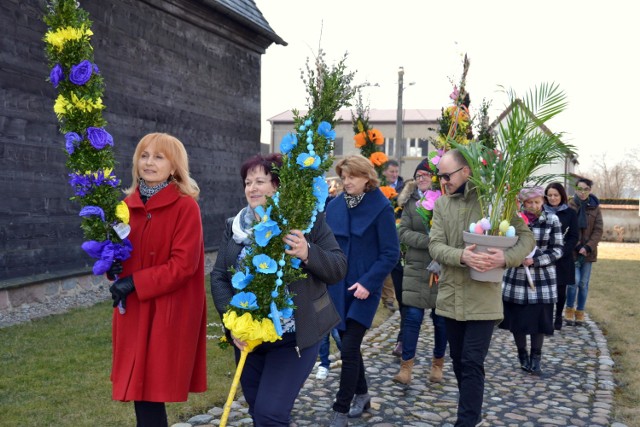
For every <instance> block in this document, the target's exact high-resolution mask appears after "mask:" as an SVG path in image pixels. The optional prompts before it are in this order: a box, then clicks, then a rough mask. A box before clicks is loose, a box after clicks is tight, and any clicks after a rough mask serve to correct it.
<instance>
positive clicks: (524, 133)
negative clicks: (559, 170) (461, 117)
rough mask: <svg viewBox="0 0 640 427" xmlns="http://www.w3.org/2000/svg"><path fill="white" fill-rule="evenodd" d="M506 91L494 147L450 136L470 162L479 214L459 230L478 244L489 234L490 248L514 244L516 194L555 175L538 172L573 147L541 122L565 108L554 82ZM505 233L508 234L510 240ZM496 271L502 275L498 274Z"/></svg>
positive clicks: (516, 208) (562, 96)
mask: <svg viewBox="0 0 640 427" xmlns="http://www.w3.org/2000/svg"><path fill="white" fill-rule="evenodd" d="M506 92H507V95H508V96H509V100H510V106H509V108H508V109H507V110H506V115H505V117H504V120H502V121H500V122H499V123H498V126H497V129H496V131H495V135H494V141H493V142H495V148H490V147H489V146H487V145H486V143H485V141H484V140H479V141H474V142H471V143H469V144H459V143H457V142H456V141H455V140H449V143H450V144H451V146H452V147H454V148H456V149H458V150H459V151H460V153H461V154H462V155H463V156H464V158H465V159H466V161H467V163H468V164H469V168H470V169H471V176H470V178H469V182H470V184H471V185H473V186H474V187H475V189H476V193H477V195H478V199H479V202H480V208H481V211H482V216H483V217H482V218H480V219H479V220H478V221H477V222H475V223H472V224H469V226H468V231H465V232H464V233H463V238H464V239H465V242H466V243H467V244H474V243H475V244H478V243H479V241H480V240H484V238H485V237H489V238H491V237H494V239H490V240H493V241H492V242H490V243H489V247H497V246H498V245H500V244H501V243H500V241H505V245H507V246H506V247H509V246H511V245H513V244H515V242H516V241H517V237H515V230H514V229H513V227H511V226H510V225H509V223H510V220H511V219H512V218H513V217H514V216H515V215H517V212H518V200H517V195H518V192H519V191H520V190H521V189H522V188H523V187H525V186H529V185H541V184H543V183H545V182H547V181H549V180H551V179H553V178H556V177H557V175H556V174H541V173H540V169H541V168H542V167H543V166H545V165H549V164H551V163H553V162H555V161H557V160H562V159H564V158H565V157H566V156H567V155H569V154H570V153H571V152H572V149H573V147H572V146H570V145H567V144H565V143H563V142H562V141H561V139H560V138H561V136H562V134H561V133H554V132H551V131H550V130H549V129H548V128H547V127H546V126H544V124H545V123H546V122H548V121H549V120H551V119H552V118H553V117H556V116H557V115H558V114H560V113H561V112H562V111H564V110H565V108H566V106H567V100H566V95H565V94H564V92H563V91H561V90H560V88H559V86H558V85H556V84H553V83H551V84H549V83H543V84H541V85H540V86H539V87H535V88H534V89H532V90H530V91H529V92H528V93H527V94H526V96H525V97H524V98H522V99H520V98H518V97H516V94H515V92H514V91H512V90H509V91H506ZM495 237H499V238H498V239H495ZM505 237H513V239H511V240H512V242H509V241H508V239H506V240H505ZM472 271H473V270H472ZM476 273H479V272H474V274H476ZM497 274H500V277H501V272H498V273H497ZM472 276H473V275H472ZM477 280H486V279H477ZM498 280H500V278H498Z"/></svg>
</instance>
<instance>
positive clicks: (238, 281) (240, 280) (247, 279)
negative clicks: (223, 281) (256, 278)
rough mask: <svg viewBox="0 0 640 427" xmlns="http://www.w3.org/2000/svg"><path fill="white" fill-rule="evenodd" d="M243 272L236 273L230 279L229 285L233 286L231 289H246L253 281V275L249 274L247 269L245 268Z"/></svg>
mask: <svg viewBox="0 0 640 427" xmlns="http://www.w3.org/2000/svg"><path fill="white" fill-rule="evenodd" d="M244 271H245V272H244V273H243V272H241V271H238V272H237V273H236V274H234V275H233V277H232V278H231V284H232V285H233V287H234V288H236V289H238V290H240V291H241V290H243V289H244V288H246V287H247V285H248V284H249V283H251V281H252V280H253V275H252V274H250V273H249V267H245V268H244Z"/></svg>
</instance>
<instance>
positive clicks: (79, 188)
mask: <svg viewBox="0 0 640 427" xmlns="http://www.w3.org/2000/svg"><path fill="white" fill-rule="evenodd" d="M69 178H70V179H69V185H71V186H72V187H73V188H74V189H75V191H76V196H80V197H84V196H86V195H87V194H88V193H89V190H91V178H90V176H89V175H84V174H77V173H70V174H69Z"/></svg>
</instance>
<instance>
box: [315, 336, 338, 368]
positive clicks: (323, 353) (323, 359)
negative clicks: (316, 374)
mask: <svg viewBox="0 0 640 427" xmlns="http://www.w3.org/2000/svg"><path fill="white" fill-rule="evenodd" d="M331 336H332V337H333V340H334V341H335V342H336V346H337V347H338V350H340V351H342V341H341V340H340V333H339V332H338V330H337V329H336V328H333V329H332V330H331ZM330 348H331V346H330V343H329V334H327V335H325V336H324V338H322V341H320V352H319V353H318V356H320V366H323V367H325V368H327V369H329V349H330Z"/></svg>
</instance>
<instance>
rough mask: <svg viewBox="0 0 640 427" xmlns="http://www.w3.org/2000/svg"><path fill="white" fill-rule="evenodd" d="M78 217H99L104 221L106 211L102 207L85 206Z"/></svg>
mask: <svg viewBox="0 0 640 427" xmlns="http://www.w3.org/2000/svg"><path fill="white" fill-rule="evenodd" d="M78 215H79V216H82V217H87V216H99V217H100V219H101V220H102V221H104V210H102V208H101V207H100V206H85V207H84V208H82V209H81V210H80V213H79V214H78Z"/></svg>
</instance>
